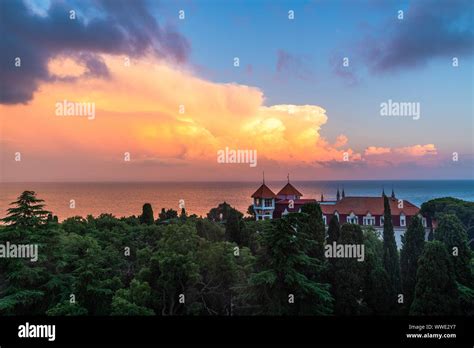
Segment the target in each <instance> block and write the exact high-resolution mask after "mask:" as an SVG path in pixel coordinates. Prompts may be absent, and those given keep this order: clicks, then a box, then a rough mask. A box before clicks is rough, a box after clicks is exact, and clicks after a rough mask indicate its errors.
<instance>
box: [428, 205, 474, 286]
mask: <svg viewBox="0 0 474 348" xmlns="http://www.w3.org/2000/svg"><path fill="white" fill-rule="evenodd" d="M434 237H435V239H436V240H439V241H441V242H443V243H444V244H445V245H446V248H447V250H448V253H449V254H450V259H451V262H452V263H453V265H454V272H455V273H456V280H457V281H458V282H459V283H461V284H464V285H466V286H468V287H471V288H472V287H474V284H473V276H472V274H471V269H470V262H471V255H472V252H471V249H470V248H469V246H468V244H467V234H466V230H465V229H464V226H463V225H462V223H461V221H460V220H459V219H458V218H457V216H456V215H453V214H445V215H443V216H442V217H441V219H440V221H439V225H438V228H437V229H436V230H435V235H434Z"/></svg>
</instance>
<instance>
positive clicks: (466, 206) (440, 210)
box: [420, 197, 474, 248]
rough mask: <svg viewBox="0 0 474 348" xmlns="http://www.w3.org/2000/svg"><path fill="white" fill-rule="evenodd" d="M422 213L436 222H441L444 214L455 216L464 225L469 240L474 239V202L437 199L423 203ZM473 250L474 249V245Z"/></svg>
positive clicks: (450, 198)
mask: <svg viewBox="0 0 474 348" xmlns="http://www.w3.org/2000/svg"><path fill="white" fill-rule="evenodd" d="M420 213H421V214H423V215H424V216H427V217H428V218H430V219H436V220H440V219H441V217H442V215H444V214H454V215H456V216H457V217H458V219H459V220H461V222H462V224H463V225H464V228H465V229H466V232H467V234H468V237H469V240H471V239H472V238H474V202H469V201H463V200H462V199H457V198H452V197H444V198H436V199H432V200H430V201H428V202H425V203H423V204H422V205H421V209H420ZM471 248H474V244H473V245H471Z"/></svg>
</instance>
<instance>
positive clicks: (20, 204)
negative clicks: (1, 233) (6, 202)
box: [1, 191, 50, 228]
mask: <svg viewBox="0 0 474 348" xmlns="http://www.w3.org/2000/svg"><path fill="white" fill-rule="evenodd" d="M42 202H44V200H42V199H38V198H36V193H35V192H34V191H24V192H23V193H22V194H21V195H20V196H19V197H18V199H17V200H16V201H15V202H12V203H10V205H15V207H13V208H9V209H8V210H7V216H6V217H5V218H3V219H1V220H2V221H3V222H4V223H6V224H7V225H9V226H11V227H20V228H27V227H37V226H40V225H43V224H44V223H45V222H46V221H47V216H48V214H49V213H50V212H49V211H47V210H44V209H43V208H44V206H45V205H44V204H42Z"/></svg>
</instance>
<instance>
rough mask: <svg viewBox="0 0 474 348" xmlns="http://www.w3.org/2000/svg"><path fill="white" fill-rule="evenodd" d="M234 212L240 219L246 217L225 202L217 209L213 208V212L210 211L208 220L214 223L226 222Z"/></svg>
mask: <svg viewBox="0 0 474 348" xmlns="http://www.w3.org/2000/svg"><path fill="white" fill-rule="evenodd" d="M232 212H236V213H237V214H238V215H239V216H240V218H239V219H241V218H242V217H243V216H244V214H242V213H241V212H239V211H238V210H236V209H234V208H232V207H231V206H230V205H229V204H227V203H226V202H224V203H221V204H219V205H218V206H217V207H216V208H212V209H211V210H209V213H207V218H208V219H209V220H213V221H222V222H226V221H227V219H228V218H229V215H230V214H231V213H232Z"/></svg>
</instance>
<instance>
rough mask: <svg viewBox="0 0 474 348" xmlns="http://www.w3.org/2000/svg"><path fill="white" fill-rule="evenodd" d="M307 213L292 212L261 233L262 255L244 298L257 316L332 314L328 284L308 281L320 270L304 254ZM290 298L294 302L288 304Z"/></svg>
mask: <svg viewBox="0 0 474 348" xmlns="http://www.w3.org/2000/svg"><path fill="white" fill-rule="evenodd" d="M307 220H308V218H307V214H300V213H292V214H288V215H286V216H285V217H283V218H281V219H279V220H274V221H273V223H272V224H271V225H267V226H266V229H265V230H264V231H263V246H264V250H263V252H262V253H261V254H260V255H259V256H258V260H257V273H255V274H253V275H251V277H250V279H249V287H248V289H247V291H248V297H249V298H251V299H252V300H253V303H254V305H255V307H256V308H257V309H256V311H257V313H260V314H267V315H308V314H311V315H327V314H331V313H332V297H331V294H330V293H329V291H328V290H329V285H328V284H322V283H319V282H317V281H316V280H315V279H312V278H311V275H313V274H314V272H315V271H316V272H317V271H318V269H319V270H321V265H320V263H319V262H318V260H317V259H315V258H312V257H310V256H309V255H308V253H309V251H310V250H311V249H312V248H314V244H315V243H314V241H313V240H312V238H311V236H310V235H309V233H308V231H309V229H308V228H307V226H305V222H307ZM291 296H294V303H290V302H291Z"/></svg>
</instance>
